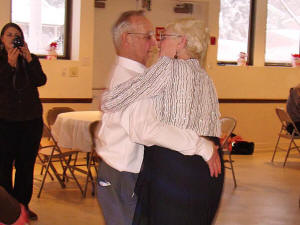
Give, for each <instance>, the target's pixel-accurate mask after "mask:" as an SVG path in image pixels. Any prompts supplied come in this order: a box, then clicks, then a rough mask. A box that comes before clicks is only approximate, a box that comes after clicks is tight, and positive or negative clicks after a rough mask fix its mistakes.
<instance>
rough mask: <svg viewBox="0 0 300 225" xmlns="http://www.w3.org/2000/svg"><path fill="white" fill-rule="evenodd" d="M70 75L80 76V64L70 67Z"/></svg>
mask: <svg viewBox="0 0 300 225" xmlns="http://www.w3.org/2000/svg"><path fill="white" fill-rule="evenodd" d="M69 76H70V77H78V76H79V69H78V66H71V67H70V68H69Z"/></svg>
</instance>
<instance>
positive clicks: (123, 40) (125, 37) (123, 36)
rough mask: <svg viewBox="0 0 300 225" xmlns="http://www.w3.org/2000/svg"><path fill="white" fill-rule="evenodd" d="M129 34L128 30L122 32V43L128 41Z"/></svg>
mask: <svg viewBox="0 0 300 225" xmlns="http://www.w3.org/2000/svg"><path fill="white" fill-rule="evenodd" d="M127 36H128V34H127V33H126V32H123V33H122V35H121V43H122V44H127V43H128V40H127Z"/></svg>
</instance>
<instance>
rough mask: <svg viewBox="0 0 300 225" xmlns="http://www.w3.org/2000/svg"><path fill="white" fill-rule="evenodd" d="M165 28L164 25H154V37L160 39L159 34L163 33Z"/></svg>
mask: <svg viewBox="0 0 300 225" xmlns="http://www.w3.org/2000/svg"><path fill="white" fill-rule="evenodd" d="M165 30H166V28H164V27H156V28H155V38H156V40H157V41H160V34H161V33H164V32H165Z"/></svg>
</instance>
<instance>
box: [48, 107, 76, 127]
mask: <svg viewBox="0 0 300 225" xmlns="http://www.w3.org/2000/svg"><path fill="white" fill-rule="evenodd" d="M73 111H75V110H74V109H72V108H70V107H53V108H51V109H49V111H48V112H47V116H46V120H47V124H48V127H49V128H50V129H51V126H52V125H53V124H54V122H55V120H56V117H57V115H58V114H60V113H65V112H73Z"/></svg>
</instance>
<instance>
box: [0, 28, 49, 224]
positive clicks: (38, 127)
mask: <svg viewBox="0 0 300 225" xmlns="http://www.w3.org/2000/svg"><path fill="white" fill-rule="evenodd" d="M46 80H47V78H46V75H45V74H44V72H43V70H42V68H41V65H40V62H39V59H38V58H37V56H35V55H33V54H31V53H30V51H29V49H28V47H27V44H26V42H24V34H23V31H22V30H21V28H20V27H19V26H18V25H17V24H14V23H8V24H6V25H5V26H4V27H3V28H2V30H1V41H0V186H3V187H4V188H5V189H6V191H7V192H8V193H9V194H11V195H12V196H13V197H14V198H15V199H17V200H18V202H20V203H21V204H23V205H24V206H25V208H26V209H27V212H28V215H29V218H30V219H32V220H36V219H37V215H36V214H35V213H34V212H32V211H31V210H29V208H28V204H29V202H30V199H31V196H32V188H33V171H34V164H35V159H36V156H37V153H38V148H39V144H40V140H41V136H42V131H43V120H42V104H41V102H40V99H39V93H38V89H37V87H39V86H42V85H44V84H45V83H46ZM13 165H14V166H15V176H14V177H15V180H14V185H13V184H12V177H13V176H12V173H13Z"/></svg>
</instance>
